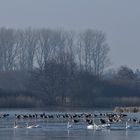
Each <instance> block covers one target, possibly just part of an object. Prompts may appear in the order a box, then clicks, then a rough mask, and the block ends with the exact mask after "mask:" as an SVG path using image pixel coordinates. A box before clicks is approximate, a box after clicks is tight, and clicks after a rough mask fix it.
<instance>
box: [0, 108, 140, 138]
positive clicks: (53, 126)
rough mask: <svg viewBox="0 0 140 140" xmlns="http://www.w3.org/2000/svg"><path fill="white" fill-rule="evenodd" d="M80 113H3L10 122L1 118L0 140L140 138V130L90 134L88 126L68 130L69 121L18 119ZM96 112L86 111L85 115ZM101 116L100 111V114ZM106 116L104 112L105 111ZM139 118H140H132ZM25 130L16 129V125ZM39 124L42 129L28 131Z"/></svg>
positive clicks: (38, 111) (77, 126) (93, 132)
mask: <svg viewBox="0 0 140 140" xmlns="http://www.w3.org/2000/svg"><path fill="white" fill-rule="evenodd" d="M83 111H84V110H82V111H80V110H78V111H76V110H75V111H69V110H65V111H64V112H63V111H62V110H57V111H55V110H53V111H50V110H48V111H47V110H39V109H38V110H32V109H14V110H13V109H1V110H0V114H1V115H2V114H4V113H6V114H10V116H8V117H6V118H0V140H46V139H47V140H93V139H95V140H109V139H110V140H118V139H119V140H132V139H133V140H138V139H139V138H140V129H138V130H110V129H105V130H88V129H87V127H86V124H84V123H79V124H75V125H73V127H72V128H70V129H67V120H66V119H63V120H60V119H59V121H58V120H57V119H56V118H55V119H54V118H53V119H47V118H46V119H42V118H37V119H16V118H15V114H34V113H36V114H40V113H43V112H45V113H46V114H61V113H82V112H83ZM89 111H90V112H94V111H92V110H86V111H84V112H89ZM96 112H98V111H96ZM103 112H104V111H103ZM129 115H130V116H134V115H135V116H136V117H139V116H140V114H139V113H137V114H129ZM15 121H16V122H17V124H18V125H20V126H22V128H14V122H15ZM27 123H30V124H33V123H34V124H39V125H40V127H38V128H32V129H28V128H27V127H26V124H27Z"/></svg>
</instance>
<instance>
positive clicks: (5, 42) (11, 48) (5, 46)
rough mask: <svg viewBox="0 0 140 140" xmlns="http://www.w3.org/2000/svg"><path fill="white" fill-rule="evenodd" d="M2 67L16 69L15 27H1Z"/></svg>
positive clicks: (3, 68)
mask: <svg viewBox="0 0 140 140" xmlns="http://www.w3.org/2000/svg"><path fill="white" fill-rule="evenodd" d="M0 53H1V54H0V65H1V66H0V69H1V70H2V71H10V70H13V69H14V61H15V57H16V46H15V32H14V30H13V29H6V28H1V29H0Z"/></svg>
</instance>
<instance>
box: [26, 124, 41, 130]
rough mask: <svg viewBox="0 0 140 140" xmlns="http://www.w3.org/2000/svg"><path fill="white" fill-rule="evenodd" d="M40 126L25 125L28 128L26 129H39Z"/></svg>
mask: <svg viewBox="0 0 140 140" xmlns="http://www.w3.org/2000/svg"><path fill="white" fill-rule="evenodd" d="M39 127H40V126H39V125H34V124H33V125H29V124H28V123H27V127H26V128H28V129H31V128H39Z"/></svg>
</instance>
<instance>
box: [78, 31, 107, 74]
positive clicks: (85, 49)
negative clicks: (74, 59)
mask: <svg viewBox="0 0 140 140" xmlns="http://www.w3.org/2000/svg"><path fill="white" fill-rule="evenodd" d="M78 42H79V43H78V44H79V50H80V51H79V53H80V54H79V56H80V57H79V60H80V63H82V62H81V61H83V64H84V67H85V71H89V72H92V71H93V73H94V74H95V75H97V76H100V75H102V73H103V71H104V69H105V67H107V66H108V64H109V59H108V52H109V46H108V44H107V43H106V37H105V34H104V33H103V32H101V31H96V30H91V29H88V30H86V31H84V32H83V33H81V34H80V35H79V40H78ZM81 57H82V58H83V60H81ZM80 65H81V64H80Z"/></svg>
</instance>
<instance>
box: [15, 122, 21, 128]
mask: <svg viewBox="0 0 140 140" xmlns="http://www.w3.org/2000/svg"><path fill="white" fill-rule="evenodd" d="M14 128H22V126H20V125H17V122H16V121H15V122H14Z"/></svg>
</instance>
